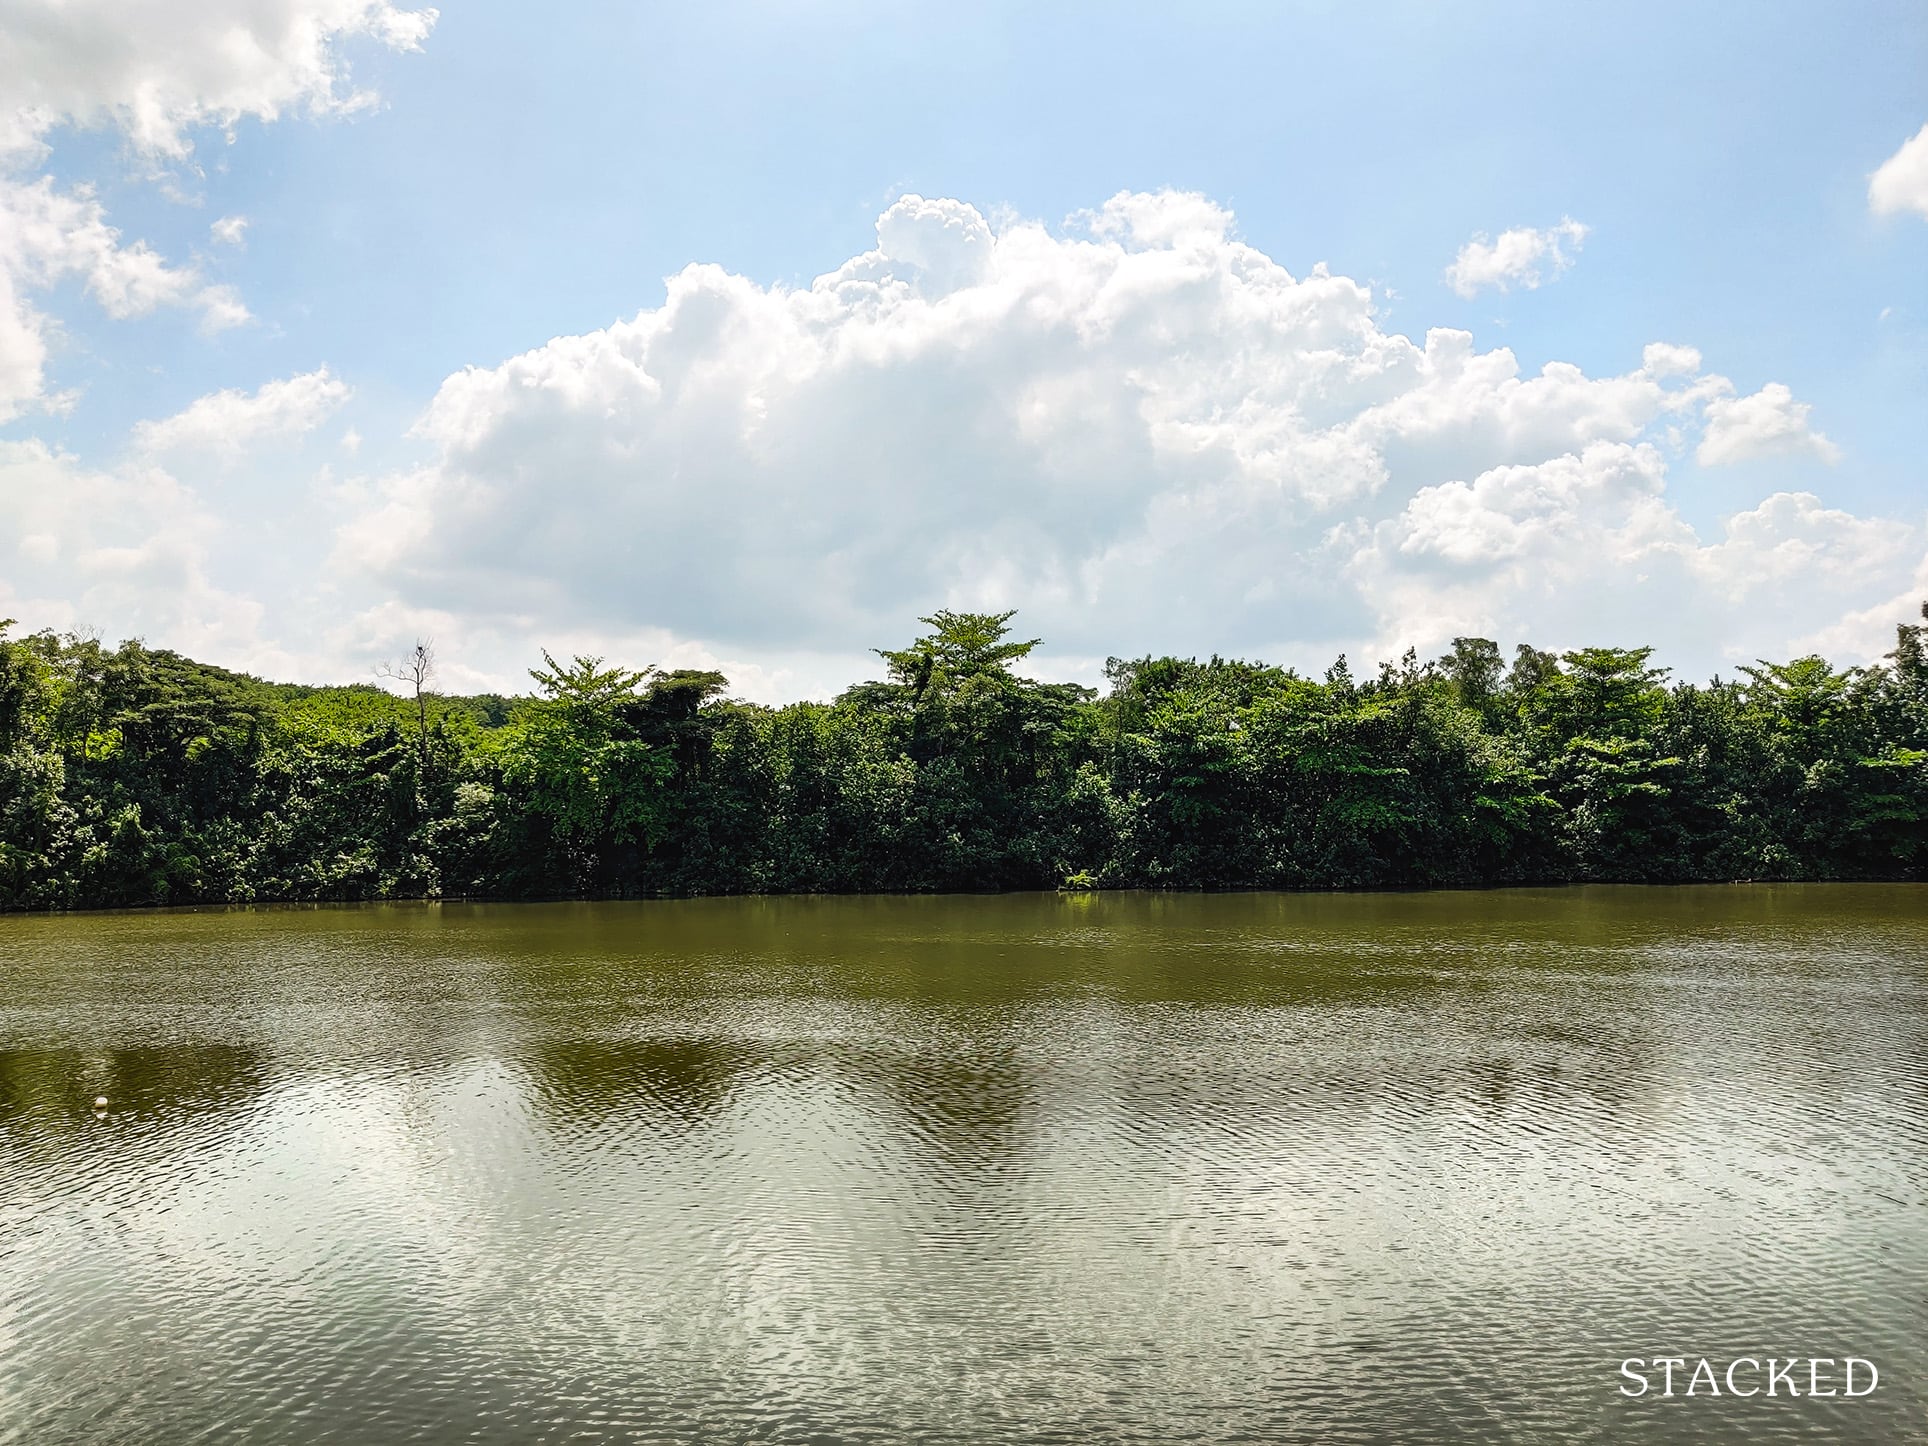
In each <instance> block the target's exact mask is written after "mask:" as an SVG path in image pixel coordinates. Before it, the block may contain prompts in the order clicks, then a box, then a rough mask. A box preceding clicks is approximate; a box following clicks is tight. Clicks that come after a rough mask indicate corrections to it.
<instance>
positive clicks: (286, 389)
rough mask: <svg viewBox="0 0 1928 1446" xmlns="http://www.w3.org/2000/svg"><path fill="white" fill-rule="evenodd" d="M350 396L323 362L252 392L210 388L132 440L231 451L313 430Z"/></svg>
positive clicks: (152, 447)
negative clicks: (205, 394) (182, 408)
mask: <svg viewBox="0 0 1928 1446" xmlns="http://www.w3.org/2000/svg"><path fill="white" fill-rule="evenodd" d="M348 397H349V388H348V384H347V383H346V382H344V381H342V380H341V379H340V378H339V377H336V376H334V375H333V374H331V373H330V372H329V370H328V368H327V367H322V368H320V369H319V370H317V371H312V372H304V373H302V374H301V375H300V376H293V377H288V378H286V379H285V380H283V381H276V382H266V383H264V384H263V385H262V386H261V387H259V388H258V389H256V390H255V391H253V392H242V391H221V392H211V393H209V394H208V395H207V396H205V397H200V398H197V399H196V400H195V401H194V402H192V403H190V404H189V405H188V406H187V408H186V409H184V410H182V411H179V412H176V413H175V414H174V415H173V416H171V417H164V418H162V419H160V420H159V421H148V422H142V423H140V424H139V425H138V426H137V427H135V429H134V441H135V443H136V445H137V446H139V447H140V448H141V449H142V450H144V451H147V452H166V451H180V450H196V451H205V452H221V453H227V454H229V455H233V454H235V453H238V452H240V451H242V450H243V449H244V448H247V447H249V446H251V445H253V444H254V443H256V442H260V441H264V440H268V439H272V438H283V437H298V436H300V435H302V434H303V433H306V432H312V431H313V430H314V429H315V428H316V427H318V426H320V425H321V424H322V423H323V422H324V421H326V420H327V419H328V418H329V417H330V416H332V415H333V414H334V412H335V411H336V409H337V408H339V407H340V406H341V404H342V403H343V402H345V401H347V400H348Z"/></svg>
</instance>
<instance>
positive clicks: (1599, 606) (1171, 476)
mask: <svg viewBox="0 0 1928 1446" xmlns="http://www.w3.org/2000/svg"><path fill="white" fill-rule="evenodd" d="M878 235H879V241H878V245H877V247H876V248H875V249H874V250H872V251H869V252H866V253H864V254H862V255H860V256H857V257H854V258H852V259H851V260H850V261H849V262H847V263H845V264H844V265H843V266H842V267H840V268H838V269H837V270H835V271H833V272H831V273H829V274H828V275H826V276H823V277H820V278H819V279H818V280H817V281H816V282H815V283H814V284H813V285H811V286H809V287H806V288H802V289H787V288H784V287H781V286H775V287H763V286H759V285H757V284H756V283H754V282H751V281H749V280H747V279H745V278H743V277H741V276H735V275H732V274H730V273H728V272H726V271H724V270H722V269H720V268H717V267H714V266H691V267H689V268H688V269H686V270H685V271H683V272H682V273H681V274H679V275H677V276H675V277H673V278H671V279H670V281H669V283H668V293H667V296H666V298H665V300H664V302H663V304H662V305H661V306H660V307H656V308H653V309H649V310H645V311H643V312H640V313H639V314H637V315H636V316H635V317H634V318H632V319H631V320H628V321H624V322H620V323H617V324H616V325H613V326H611V327H608V328H606V329H604V330H601V331H596V332H591V333H588V334H586V335H581V336H565V337H558V338H556V339H554V340H553V341H550V342H549V343H547V344H546V345H544V346H541V347H538V348H537V349H535V350H533V351H530V352H527V353H525V354H523V355H521V356H517V357H514V358H512V359H510V360H508V361H506V362H504V363H502V364H501V365H499V366H496V367H489V368H483V367H471V368H469V369H467V370H464V371H462V372H459V373H456V374H455V375H453V376H451V377H449V378H448V379H447V380H446V381H445V382H444V383H443V384H442V386H441V388H440V390H439V392H438V393H437V395H436V397H435V400H434V402H433V403H432V405H431V406H430V407H429V408H428V410H427V411H426V413H425V414H424V415H423V417H422V419H421V421H420V423H419V425H418V427H417V434H418V436H419V437H420V438H421V439H422V440H424V441H426V442H428V443H429V444H430V445H431V446H432V447H433V448H434V449H435V454H434V456H433V457H432V458H431V459H430V460H429V461H428V462H427V463H426V464H424V465H422V466H420V467H417V468H414V469H412V470H410V471H407V472H403V473H398V474H394V475H391V476H388V477H386V478H385V479H381V480H380V481H379V483H378V484H377V485H376V486H375V487H374V489H373V490H372V492H365V493H364V494H362V500H361V501H359V502H358V503H356V504H355V506H354V508H353V515H352V516H351V517H350V518H349V520H348V521H347V522H346V523H345V524H344V526H343V527H342V529H341V531H340V533H339V536H338V538H337V543H336V550H335V555H334V559H333V561H332V563H331V564H330V571H331V572H336V573H338V574H339V575H340V576H341V577H343V578H344V579H357V578H358V579H359V582H358V583H355V584H353V585H352V586H350V585H349V584H347V583H345V584H344V586H345V588H346V589H347V590H348V591H359V592H360V593H361V594H362V595H363V596H364V597H373V598H386V599H389V600H391V602H390V603H383V604H381V606H389V605H391V603H392V605H393V606H398V607H402V608H405V609H416V610H436V611H438V612H439V613H440V614H444V615H447V616H449V617H454V618H459V619H462V620H464V621H463V622H462V624H461V625H460V626H461V627H464V628H466V629H467V630H468V634H469V635H470V636H471V637H473V638H474V639H475V640H476V642H475V646H476V647H477V648H478V649H495V648H498V647H501V648H505V649H506V648H507V647H508V646H509V644H508V640H511V639H515V640H519V643H518V647H519V651H520V654H521V655H522V656H528V655H531V654H532V653H533V650H534V647H535V645H536V643H537V642H538V641H543V640H548V639H552V638H558V637H563V636H570V637H597V638H604V639H614V640H616V641H617V642H621V641H622V640H624V639H630V640H648V639H658V640H669V641H665V642H664V643H663V645H664V646H668V645H670V643H671V642H673V643H674V644H675V645H679V646H691V645H699V644H700V645H701V646H702V647H704V648H708V649H710V650H712V651H713V652H714V653H715V655H717V656H721V657H729V658H736V659H740V660H741V659H748V660H751V661H755V662H759V663H761V664H763V665H764V666H766V667H767V668H771V669H774V668H777V667H780V666H783V665H784V660H786V659H794V658H800V657H806V656H807V657H816V658H819V659H822V658H829V657H834V656H838V655H840V654H841V653H843V651H844V650H848V649H851V648H853V647H858V646H866V645H870V644H875V643H888V642H890V641H892V640H894V639H897V638H899V637H901V636H902V635H903V634H904V631H905V629H906V628H907V627H910V626H912V623H911V620H912V619H913V618H914V617H915V616H916V615H918V614H919V613H922V612H928V611H929V610H930V609H931V608H933V607H938V606H945V605H950V606H959V607H982V608H1002V607H1014V606H1015V607H1021V608H1022V609H1023V610H1024V626H1025V627H1026V628H1027V629H1028V630H1031V631H1035V632H1038V633H1041V634H1043V635H1044V636H1045V637H1046V638H1047V640H1048V641H1049V642H1050V643H1051V644H1052V645H1053V646H1054V647H1055V648H1056V649H1058V650H1059V652H1060V654H1061V655H1065V656H1072V655H1075V656H1077V657H1081V658H1082V657H1090V656H1096V657H1102V656H1103V655H1104V653H1105V652H1106V651H1115V650H1122V649H1138V648H1147V647H1149V648H1168V647H1169V648H1179V649H1183V650H1186V651H1193V650H1199V649H1207V650H1209V649H1211V648H1223V649H1237V650H1241V651H1247V652H1258V653H1264V654H1269V655H1271V656H1274V657H1279V658H1283V659H1284V660H1285V661H1291V662H1297V663H1300V664H1302V665H1303V664H1308V663H1310V662H1312V661H1314V660H1315V659H1317V658H1319V657H1320V656H1321V655H1323V656H1324V657H1329V656H1330V653H1331V652H1332V651H1336V649H1337V648H1339V647H1349V648H1353V649H1355V650H1364V651H1365V652H1367V653H1368V654H1371V653H1372V652H1373V650H1375V649H1376V650H1379V652H1378V655H1381V656H1384V655H1389V654H1391V653H1394V652H1396V651H1397V650H1398V649H1399V648H1402V647H1403V646H1404V645H1405V643H1406V642H1408V641H1412V642H1417V643H1422V644H1426V645H1429V646H1430V645H1431V644H1432V643H1435V642H1440V641H1443V640H1445V639H1447V638H1450V637H1451V635H1452V633H1453V632H1454V631H1459V632H1464V631H1478V632H1486V633H1488V634H1489V635H1497V636H1502V637H1510V638H1519V637H1522V636H1525V637H1530V638H1533V639H1535V640H1536V641H1541V642H1543V643H1546V644H1552V645H1567V644H1573V643H1578V642H1582V641H1590V640H1591V641H1598V640H1620V639H1626V640H1640V639H1651V640H1654V641H1658V642H1662V643H1663V644H1666V645H1668V646H1669V647H1670V648H1673V649H1676V650H1677V651H1676V652H1675V656H1676V657H1677V658H1681V659H1682V660H1683V661H1684V662H1686V663H1690V664H1697V663H1699V662H1701V661H1705V660H1712V661H1714V662H1718V660H1720V659H1721V658H1722V657H1724V656H1726V654H1727V652H1728V650H1729V649H1730V648H1731V647H1734V646H1741V647H1745V648H1750V649H1755V650H1757V651H1761V652H1765V653H1768V654H1772V653H1773V652H1775V651H1776V650H1777V647H1778V643H1779V641H1785V640H1786V639H1787V638H1788V637H1791V636H1795V635H1797V634H1805V633H1809V632H1811V631H1812V630H1813V629H1814V628H1816V627H1818V626H1821V625H1823V624H1825V623H1826V622H1827V621H1828V619H1829V618H1830V617H1832V616H1839V615H1841V613H1843V612H1845V611H1847V610H1850V609H1853V608H1863V607H1867V606H1869V605H1870V604H1871V603H1872V602H1873V601H1874V600H1875V599H1876V598H1879V597H1884V596H1887V595H1889V594H1890V593H1891V592H1892V591H1893V590H1895V589H1898V588H1899V587H1900V586H1901V585H1902V582H1903V580H1904V579H1905V578H1906V577H1907V576H1908V575H1909V570H1910V568H1911V567H1912V566H1913V560H1914V559H1915V558H1918V557H1919V556H1920V555H1921V553H1922V551H1923V550H1924V548H1925V547H1928V540H1924V538H1923V536H1922V533H1921V531H1920V529H1919V528H1918V527H1916V526H1915V525H1914V524H1913V523H1912V522H1908V521H1903V522H1893V521H1888V520H1882V519H1856V518H1847V517H1846V514H1840V513H1833V512H1829V511H1828V510H1827V509H1825V508H1822V507H1821V506H1820V504H1819V503H1817V502H1815V501H1814V499H1812V498H1806V499H1805V500H1802V498H1803V496H1804V494H1790V495H1791V496H1793V497H1794V499H1795V500H1794V501H1792V502H1790V501H1787V500H1784V499H1783V498H1779V497H1777V498H1769V499H1768V500H1767V501H1764V502H1763V503H1762V504H1761V506H1760V508H1757V509H1755V511H1754V512H1743V513H1741V514H1739V515H1738V516H1737V517H1735V518H1732V519H1729V521H1728V524H1727V525H1726V527H1725V528H1724V529H1723V530H1722V531H1721V533H1720V534H1719V535H1717V536H1715V537H1714V538H1713V539H1712V540H1711V541H1710V540H1707V539H1704V538H1702V537H1701V536H1700V535H1699V534H1698V533H1697V532H1696V529H1695V528H1694V527H1692V526H1691V525H1689V524H1688V522H1687V521H1686V520H1685V519H1684V518H1683V517H1682V516H1681V515H1680V513H1679V511H1678V509H1677V508H1676V507H1675V506H1674V504H1673V503H1672V502H1671V501H1670V500H1669V497H1668V495H1667V474H1668V468H1669V465H1670V462H1671V461H1672V459H1673V458H1674V457H1675V456H1677V455H1678V452H1679V450H1680V448H1681V447H1682V446H1684V445H1689V443H1687V442H1686V441H1685V440H1684V439H1686V438H1688V437H1690V436H1691V435H1692V434H1693V433H1694V432H1695V431H1697V430H1699V429H1700V427H1701V425H1702V423H1703V422H1704V423H1705V429H1706V436H1705V437H1704V439H1703V441H1702V444H1701V445H1702V448H1703V450H1704V451H1705V452H1707V454H1708V456H1709V458H1710V459H1712V460H1716V461H1731V462H1744V461H1745V460H1746V459H1747V458H1749V457H1751V456H1758V455H1762V454H1764V453H1766V452H1770V451H1777V450H1781V451H1784V450H1795V451H1806V452H1809V453H1813V454H1815V455H1822V456H1826V455H1831V452H1832V448H1831V445H1830V444H1829V443H1828V442H1827V440H1826V439H1825V438H1824V437H1822V436H1820V434H1818V433H1816V432H1814V431H1813V430H1812V429H1811V428H1810V427H1809V426H1808V421H1807V409H1806V407H1805V406H1804V404H1801V403H1798V402H1796V401H1794V400H1793V398H1792V395H1791V394H1790V393H1788V392H1787V389H1786V388H1784V387H1778V386H1770V387H1768V388H1764V389H1763V390H1762V391H1761V392H1759V393H1756V394H1754V395H1753V396H1750V397H1742V398H1735V397H1734V396H1733V391H1734V388H1733V385H1732V383H1731V382H1729V381H1728V380H1727V379H1726V378H1725V377H1722V376H1720V375H1718V374H1714V373H1708V372H1704V371H1703V370H1702V369H1701V367H1702V362H1701V357H1700V355H1699V353H1698V352H1696V351H1695V350H1694V349H1693V348H1691V347H1686V346H1680V345H1676V344H1668V343H1656V344H1654V345H1652V346H1649V347H1648V348H1646V350H1645V351H1644V353H1643V354H1642V356H1641V358H1640V365H1639V366H1638V367H1637V368H1635V369H1632V370H1630V371H1628V372H1625V373H1623V374H1619V375H1609V376H1598V377H1596V376H1589V375H1587V374H1586V373H1584V372H1582V371H1581V370H1580V369H1579V368H1578V367H1575V366H1572V365H1570V364H1566V363H1559V362H1555V363H1551V364H1548V365H1547V366H1545V367H1543V368H1542V369H1541V370H1540V371H1539V372H1538V373H1536V374H1535V373H1526V372H1523V370H1522V368H1521V367H1520V365H1519V362H1518V360H1517V359H1516V358H1515V357H1514V355H1513V354H1512V353H1511V352H1510V351H1507V350H1505V349H1498V350H1491V351H1480V350H1479V349H1478V348H1477V346H1476V345H1475V343H1474V339H1473V338H1472V337H1471V336H1470V335H1469V334H1467V333H1465V332H1459V331H1445V330H1439V331H1433V332H1431V333H1429V334H1427V335H1426V336H1425V337H1424V339H1423V342H1415V341H1414V340H1412V339H1410V338H1408V337H1406V336H1403V335H1400V334H1398V333H1395V332H1389V331H1386V330H1384V329H1383V328H1382V326H1381V325H1380V323H1379V320H1378V314H1377V312H1376V310H1375V307H1374V300H1373V295H1372V293H1371V292H1370V291H1369V290H1368V288H1366V287H1364V286H1362V285H1360V284H1358V283H1357V282H1354V281H1352V280H1350V279H1348V278H1345V277H1342V276H1334V275H1331V274H1329V273H1328V272H1326V271H1325V270H1324V269H1323V268H1315V269H1314V270H1313V271H1312V272H1311V273H1310V274H1308V275H1305V276H1294V275H1291V274H1289V273H1288V272H1287V271H1286V270H1285V269H1284V268H1283V267H1281V266H1279V265H1278V264H1277V263H1276V262H1274V261H1273V260H1272V259H1271V258H1269V257H1267V256H1265V255H1264V254H1262V253H1261V252H1258V251H1256V250H1254V249H1253V248H1251V247H1250V246H1247V245H1245V244H1243V243H1241V242H1240V241H1238V240H1237V239H1236V236H1235V233H1234V231H1233V222H1232V217H1231V216H1230V215H1229V214H1228V213H1226V212H1224V211H1223V210H1221V209H1220V208H1218V207H1216V206H1213V205H1212V204H1211V203H1210V202H1208V201H1206V200H1204V199H1203V198H1201V197H1197V196H1184V195H1159V196H1142V195H1141V196H1123V197H1119V198H1116V199H1114V200H1113V201H1112V202H1110V203H1108V204H1107V205H1106V206H1105V207H1103V208H1101V209H1100V210H1099V211H1097V212H1095V213H1091V214H1088V215H1081V216H1078V217H1074V218H1073V220H1072V223H1071V224H1070V225H1069V226H1068V228H1067V230H1066V231H1064V232H1053V231H1051V230H1048V229H1047V228H1046V227H1044V226H1042V225H1039V224H1036V223H1032V222H1024V221H1012V222H1008V223H1006V224H1003V225H1002V226H1001V227H1000V228H992V227H991V226H990V225H989V224H988V223H986V222H985V221H984V220H983V218H982V217H981V216H979V215H978V214H977V213H976V212H975V211H974V210H973V209H972V208H970V207H967V206H964V205H962V204H961V203H959V202H955V201H936V200H928V199H925V198H922V197H914V196H913V197H905V198H903V199H902V200H901V201H899V202H898V203H897V204H896V205H895V206H893V207H892V208H891V209H890V210H889V211H888V212H886V214H885V216H884V217H883V218H882V219H881V221H880V224H879V228H878ZM1757 514H1758V515H1757ZM1843 518H1846V521H1845V522H1844V521H1842V519H1843ZM1877 544H1879V545H1877ZM1911 549H1912V551H1911ZM1749 568H1757V570H1758V571H1759V573H1760V575H1761V576H1763V577H1768V576H1772V577H1775V578H1779V579H1781V581H1780V582H1778V583H1777V584H1776V586H1777V588H1778V591H1776V592H1775V593H1774V595H1773V598H1772V600H1771V603H1772V605H1768V603H1766V602H1764V601H1763V597H1762V595H1761V594H1760V593H1759V592H1758V590H1752V591H1750V587H1751V586H1752V585H1751V584H1750V585H1749V586H1747V587H1743V586H1742V585H1741V580H1742V579H1744V578H1745V577H1746V576H1747V575H1748V569H1749ZM1829 609H1834V610H1835V611H1834V612H1833V613H1830V612H1829ZM449 636H451V632H450V630H449V629H447V628H444V629H442V630H440V631H439V632H438V637H449ZM1747 656H1750V657H1751V656H1753V654H1752V653H1751V652H1750V653H1748V654H1747ZM1067 666H1068V665H1067ZM509 680H510V681H513V674H511V675H510V678H509Z"/></svg>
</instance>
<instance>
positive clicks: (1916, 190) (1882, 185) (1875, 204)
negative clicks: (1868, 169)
mask: <svg viewBox="0 0 1928 1446" xmlns="http://www.w3.org/2000/svg"><path fill="white" fill-rule="evenodd" d="M1868 205H1869V206H1870V207H1872V208H1873V210H1874V213H1875V215H1877V216H1892V215H1893V214H1895V212H1897V211H1913V212H1915V213H1916V214H1917V215H1920V216H1924V217H1928V125H1925V126H1923V127H1922V128H1921V129H1920V130H1918V131H1916V132H1915V134H1914V137H1913V138H1912V139H1911V140H1907V141H1904V142H1903V143H1902V146H1901V149H1900V150H1898V151H1896V152H1895V153H1894V154H1893V155H1892V156H1889V157H1888V159H1887V160H1885V161H1883V162H1882V163H1881V168H1880V169H1879V170H1877V171H1876V172H1875V173H1874V175H1873V176H1871V177H1870V178H1869V179H1868Z"/></svg>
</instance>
